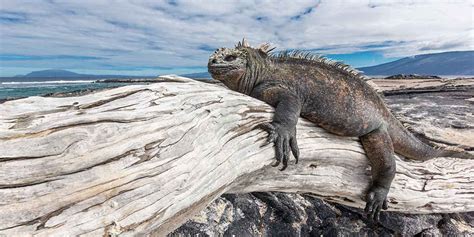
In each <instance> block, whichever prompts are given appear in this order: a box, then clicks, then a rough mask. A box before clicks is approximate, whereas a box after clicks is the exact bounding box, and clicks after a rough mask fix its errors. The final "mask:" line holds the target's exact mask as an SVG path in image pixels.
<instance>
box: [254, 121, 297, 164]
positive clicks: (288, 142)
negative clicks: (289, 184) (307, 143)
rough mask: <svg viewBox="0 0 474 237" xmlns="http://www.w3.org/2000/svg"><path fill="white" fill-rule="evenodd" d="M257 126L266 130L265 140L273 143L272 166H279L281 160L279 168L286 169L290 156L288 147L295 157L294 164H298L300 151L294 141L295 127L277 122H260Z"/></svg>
mask: <svg viewBox="0 0 474 237" xmlns="http://www.w3.org/2000/svg"><path fill="white" fill-rule="evenodd" d="M257 128H260V129H263V130H265V131H267V132H268V138H267V141H268V142H269V143H271V142H273V143H274V144H275V154H276V162H275V163H274V164H273V165H272V166H273V167H276V166H279V165H280V163H281V162H283V166H282V167H281V169H280V170H281V171H283V170H285V169H286V167H287V166H288V160H289V158H290V149H291V151H292V153H293V156H294V157H295V160H296V164H298V158H299V154H300V151H299V149H298V144H297V142H296V128H290V127H289V126H284V125H282V124H278V123H262V124H259V125H258V126H257Z"/></svg>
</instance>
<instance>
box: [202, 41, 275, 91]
mask: <svg viewBox="0 0 474 237" xmlns="http://www.w3.org/2000/svg"><path fill="white" fill-rule="evenodd" d="M271 50H272V49H269V45H268V44H263V45H262V46H260V47H259V48H252V47H250V46H249V45H248V43H247V42H246V41H245V39H243V40H242V41H241V42H239V43H238V44H237V45H236V46H235V48H220V49H217V50H216V51H215V52H214V53H213V54H212V55H211V56H210V57H209V62H208V64H207V68H208V70H209V73H210V74H211V76H212V77H213V78H214V79H216V80H219V81H221V82H222V83H224V84H225V85H226V86H227V87H229V88H230V89H231V90H235V91H239V92H242V93H245V94H249V93H250V92H251V89H252V87H253V85H254V84H255V82H256V81H257V80H258V78H253V77H254V75H258V73H255V72H256V70H261V69H262V66H263V65H265V63H266V58H267V56H268V55H267V53H268V52H270V51H271Z"/></svg>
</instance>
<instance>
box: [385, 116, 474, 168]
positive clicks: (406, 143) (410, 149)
mask: <svg viewBox="0 0 474 237" xmlns="http://www.w3.org/2000/svg"><path fill="white" fill-rule="evenodd" d="M388 131H389V133H390V137H391V138H392V142H393V148H394V150H395V152H396V153H398V154H401V155H403V156H405V157H407V158H410V159H414V160H422V161H424V160H429V159H431V158H435V157H456V158H461V159H474V155H473V154H470V153H468V152H466V151H464V150H462V149H460V148H454V147H449V148H435V147H432V146H430V145H428V144H426V143H424V142H422V141H420V140H419V139H418V138H416V137H415V136H414V135H413V134H412V133H411V132H410V131H408V130H407V129H406V128H405V127H404V126H403V125H402V124H401V123H400V122H399V121H398V120H397V119H396V118H395V117H393V116H392V118H391V119H390V121H389V125H388Z"/></svg>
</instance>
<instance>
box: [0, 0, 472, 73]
mask: <svg viewBox="0 0 474 237" xmlns="http://www.w3.org/2000/svg"><path fill="white" fill-rule="evenodd" d="M473 14H474V2H472V1H471V0H459V1H456V0H451V1H448V0H432V1H415V0H412V1H389V0H376V1H373V0H370V1H363V0H354V1H350V0H345V1H344V0H342V1H338V0H327V1H324V0H320V1H306V0H292V1H268V0H262V1H234V0H225V1H224V0H207V1H204V0H194V1H191V0H189V1H180V0H167V1H164V0H163V1H160V0H153V1H139V0H137V1H131V0H128V1H127V0H123V1H106V0H82V1H73V0H68V1H59V0H44V1H43V0H31V1H26V0H0V76H14V75H17V74H26V73H28V72H31V71H34V70H43V69H66V70H71V71H74V72H78V73H88V74H114V75H117V74H120V75H137V76H142V75H162V74H169V73H176V74H182V73H191V72H203V71H207V69H206V65H207V60H208V57H209V55H210V54H211V53H212V52H213V51H214V50H215V49H216V48H220V47H233V46H234V45H235V43H237V41H239V40H241V39H242V38H243V37H245V38H246V39H247V40H248V41H249V42H250V44H251V45H254V46H257V45H259V44H261V43H264V42H269V43H270V44H271V45H273V46H275V47H277V49H276V50H285V49H301V50H309V51H313V52H316V53H322V54H325V55H327V56H328V57H329V58H332V59H335V60H342V61H344V62H346V63H348V64H350V65H352V66H353V67H361V66H371V65H376V64H380V63H385V62H390V61H394V60H396V59H399V58H402V57H406V56H412V55H416V54H425V53H436V52H443V51H460V50H473V49H474V15H473Z"/></svg>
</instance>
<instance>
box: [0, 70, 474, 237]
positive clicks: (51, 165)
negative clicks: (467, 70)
mask: <svg viewBox="0 0 474 237" xmlns="http://www.w3.org/2000/svg"><path fill="white" fill-rule="evenodd" d="M271 115H272V108H271V107H269V106H268V105H266V104H264V103H263V102H260V101H257V100H255V99H252V98H250V97H247V96H243V95H241V94H238V93H236V92H232V91H229V90H226V89H224V88H222V87H221V86H219V85H211V84H207V83H202V82H197V81H194V80H191V79H187V78H181V77H176V76H175V77H171V76H170V77H165V78H162V79H161V80H160V82H159V83H155V84H150V85H132V86H126V87H120V88H116V89H111V90H105V91H101V92H96V93H92V94H89V95H84V96H79V97H64V98H46V97H29V98H25V99H20V100H13V101H7V102H4V103H3V104H0V234H6V235H32V234H34V235H38V236H50V235H57V236H65V235H80V234H83V235H94V236H95V235H119V234H120V235H123V236H129V235H136V234H154V235H157V236H162V235H166V234H167V233H169V232H171V231H173V230H174V229H175V228H177V227H179V226H180V225H181V224H182V223H183V222H184V221H186V220H187V218H189V217H191V216H193V214H195V213H197V212H199V211H200V210H202V209H204V208H205V207H206V205H208V204H209V203H210V202H212V201H213V200H214V199H215V198H217V197H219V196H220V195H221V194H223V193H242V192H253V191H284V192H310V193H313V194H314V195H317V196H319V197H321V198H323V199H326V200H330V201H333V202H338V203H342V204H345V205H348V206H352V207H363V205H364V202H363V200H362V199H361V198H362V197H363V196H364V193H365V190H366V189H367V187H368V184H369V182H370V176H369V174H370V168H369V165H368V162H367V159H366V157H365V155H364V151H363V150H362V148H361V145H360V144H359V142H358V139H357V138H347V137H339V136H335V135H331V134H328V133H327V132H325V131H324V130H322V129H320V128H318V127H317V126H315V125H313V124H311V123H309V122H307V121H305V120H304V119H300V122H299V124H298V132H297V133H298V139H299V146H300V150H301V160H300V163H299V164H298V165H294V164H293V163H291V165H290V166H289V167H288V169H287V170H285V171H283V172H280V171H279V170H278V169H276V168H273V167H271V166H270V164H271V163H272V162H273V161H274V158H273V157H274V151H273V147H272V145H266V142H265V140H266V133H265V132H263V131H260V130H256V129H253V128H254V126H255V125H257V124H259V123H261V122H263V121H269V120H270V119H271ZM471 116H472V114H471ZM473 170H474V161H472V160H460V159H454V158H451V159H450V158H437V159H433V160H429V161H426V162H422V163H420V162H413V161H409V160H405V159H404V158H401V157H398V158H397V174H396V177H395V180H394V182H393V184H392V188H391V190H390V193H389V201H390V204H389V206H390V210H392V211H399V212H404V213H445V212H466V211H474V185H473V184H474V172H473Z"/></svg>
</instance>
